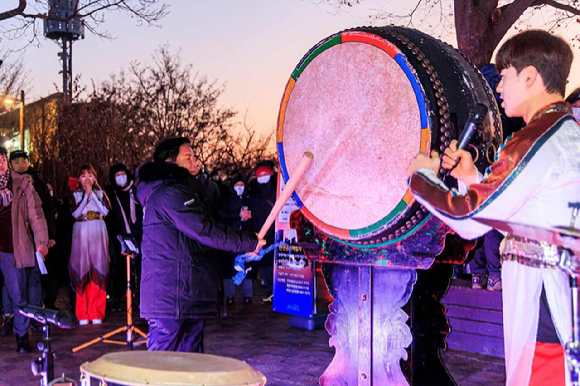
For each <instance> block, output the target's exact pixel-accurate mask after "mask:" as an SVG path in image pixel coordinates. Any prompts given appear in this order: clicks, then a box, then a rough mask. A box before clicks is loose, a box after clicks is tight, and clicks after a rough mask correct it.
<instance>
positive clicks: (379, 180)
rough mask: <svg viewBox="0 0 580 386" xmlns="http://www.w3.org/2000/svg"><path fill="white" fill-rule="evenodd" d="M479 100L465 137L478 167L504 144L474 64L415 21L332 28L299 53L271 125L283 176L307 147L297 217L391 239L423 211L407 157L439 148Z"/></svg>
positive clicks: (374, 239) (381, 241) (374, 240)
mask: <svg viewBox="0 0 580 386" xmlns="http://www.w3.org/2000/svg"><path fill="white" fill-rule="evenodd" d="M477 103H483V104H485V105H486V106H488V107H489V113H488V116H487V117H486V119H485V120H484V123H483V125H482V126H481V127H480V130H479V133H478V135H477V136H474V137H475V138H473V140H472V143H473V145H474V146H473V149H476V150H474V152H476V153H477V154H476V156H477V158H478V159H477V161H476V164H477V165H478V167H479V168H480V170H484V169H485V167H487V166H488V165H489V163H490V162H492V160H493V156H494V155H495V149H497V147H498V146H499V145H500V144H501V141H502V133H501V123H500V119H499V112H498V108H497V105H496V103H495V100H494V97H493V94H492V92H491V90H490V89H489V87H488V86H487V83H486V82H485V80H484V79H483V77H482V76H481V74H480V73H479V72H478V71H477V69H476V68H474V67H473V65H472V64H470V63H469V62H468V61H467V60H466V59H464V58H463V57H462V56H461V54H459V52H457V51H456V50H455V49H453V48H452V47H451V46H448V45H447V44H445V43H442V42H441V41H439V40H437V39H434V38H432V37H431V36H428V35H426V34H424V33H422V32H420V31H417V30H412V29H408V28H400V27H382V28H367V27H363V28H355V29H351V30H348V31H344V32H341V33H337V34H335V35H332V36H330V37H328V38H327V39H324V40H322V41H321V42H319V43H318V44H317V45H316V46H314V47H313V48H312V49H311V50H310V51H309V52H308V53H307V54H306V55H305V56H304V58H303V59H302V60H301V61H300V63H299V64H298V65H297V66H296V68H295V70H294V72H293V73H292V75H291V77H290V79H289V81H288V83H287V85H286V89H285V91H284V95H283V98H282V103H281V107H280V113H279V118H278V128H277V145H278V154H279V158H280V167H281V171H282V175H283V176H284V179H285V180H287V179H288V176H289V175H292V173H293V170H294V169H295V168H296V165H297V164H298V161H299V159H300V157H301V156H302V154H304V152H306V151H310V152H312V153H313V154H314V161H313V163H312V166H311V168H310V170H309V171H308V173H306V175H305V176H304V178H303V179H302V181H301V182H300V184H298V187H297V189H296V192H295V195H294V199H295V201H296V203H297V205H298V207H299V208H300V210H301V211H302V213H303V214H304V216H305V217H306V218H307V219H308V220H309V221H310V222H311V223H312V224H314V226H316V227H317V228H318V229H319V230H321V231H322V232H323V233H325V234H326V235H329V236H331V237H332V238H334V239H336V240H337V241H340V242H342V243H345V244H348V245H351V246H354V247H357V248H365V246H370V245H372V246H374V247H381V246H388V245H391V244H395V243H397V242H399V241H401V240H402V239H404V238H406V237H408V236H410V235H411V234H413V233H414V232H415V231H416V230H417V229H418V228H419V227H421V225H422V224H423V222H424V220H425V218H426V217H427V214H426V213H425V211H424V210H423V208H421V207H420V205H419V204H417V203H415V200H414V198H413V196H412V194H411V193H410V192H409V190H408V189H407V175H406V169H407V166H408V165H409V162H410V160H411V159H412V158H413V157H415V156H416V155H417V153H419V152H423V153H425V154H429V152H430V151H431V150H437V151H439V152H441V151H443V150H444V149H445V148H446V147H447V146H448V145H449V143H450V141H451V140H452V139H454V138H457V137H458V135H459V133H460V132H461V130H462V129H463V125H464V123H465V121H466V120H467V117H468V115H469V112H470V111H471V109H472V108H473V107H474V106H475V105H476V104H477Z"/></svg>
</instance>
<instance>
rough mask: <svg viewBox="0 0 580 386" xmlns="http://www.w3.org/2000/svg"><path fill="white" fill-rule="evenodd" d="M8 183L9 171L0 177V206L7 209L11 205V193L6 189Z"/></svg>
mask: <svg viewBox="0 0 580 386" xmlns="http://www.w3.org/2000/svg"><path fill="white" fill-rule="evenodd" d="M8 182H10V170H7V171H6V173H4V175H2V176H0V204H2V205H3V206H5V207H9V206H10V204H12V198H13V197H12V191H10V189H8Z"/></svg>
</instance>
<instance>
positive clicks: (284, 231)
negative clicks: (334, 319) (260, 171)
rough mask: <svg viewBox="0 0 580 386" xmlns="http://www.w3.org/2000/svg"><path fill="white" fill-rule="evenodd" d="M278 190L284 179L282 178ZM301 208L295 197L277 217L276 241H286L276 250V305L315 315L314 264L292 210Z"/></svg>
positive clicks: (283, 309) (291, 312) (280, 309)
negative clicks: (293, 223)
mask: <svg viewBox="0 0 580 386" xmlns="http://www.w3.org/2000/svg"><path fill="white" fill-rule="evenodd" d="M278 186H279V189H278V192H280V191H281V190H282V188H284V180H283V179H282V178H280V177H279V178H278ZM295 210H298V207H297V206H296V204H295V203H294V200H293V199H292V198H291V199H289V200H288V202H287V203H286V205H284V208H283V209H282V211H281V212H280V214H279V215H278V218H276V225H275V226H276V228H275V229H276V242H277V243H278V242H280V241H284V242H285V243H286V244H288V246H286V245H280V246H279V247H278V249H277V250H276V251H275V253H274V262H275V263H274V305H273V309H274V311H276V312H280V313H283V314H289V315H296V316H302V317H306V318H311V317H312V316H313V314H314V268H313V263H312V262H311V261H309V260H308V259H307V258H306V256H305V255H304V252H303V251H302V247H301V246H300V245H298V238H297V236H296V230H294V229H290V214H291V213H292V212H293V211H295Z"/></svg>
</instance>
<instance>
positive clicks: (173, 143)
mask: <svg viewBox="0 0 580 386" xmlns="http://www.w3.org/2000/svg"><path fill="white" fill-rule="evenodd" d="M184 144H187V145H189V144H190V142H189V139H187V138H184V137H177V138H165V139H164V140H162V141H161V142H159V143H158V144H157V146H155V152H154V153H153V160H154V161H155V162H165V161H167V160H172V161H175V159H176V158H177V155H178V154H179V148H180V147H181V145H184Z"/></svg>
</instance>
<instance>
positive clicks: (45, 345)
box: [30, 323, 56, 386]
mask: <svg viewBox="0 0 580 386" xmlns="http://www.w3.org/2000/svg"><path fill="white" fill-rule="evenodd" d="M38 350H39V351H42V356H41V357H40V358H37V359H35V360H33V361H32V363H30V369H31V370H32V374H34V375H35V376H37V377H40V386H48V384H49V382H51V381H52V380H53V379H54V359H55V358H56V353H55V352H54V351H52V347H51V345H50V325H49V324H48V323H45V324H43V325H42V343H39V344H38Z"/></svg>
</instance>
